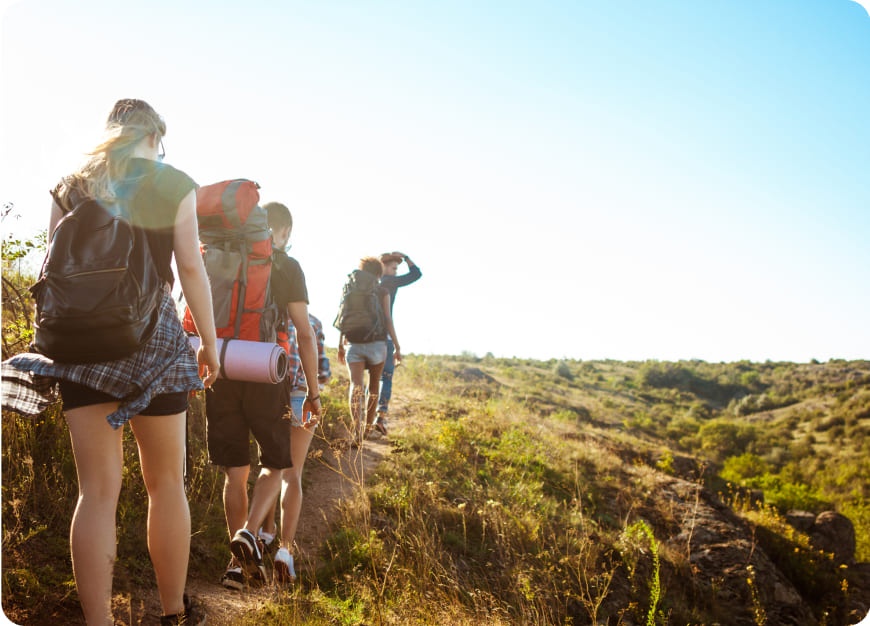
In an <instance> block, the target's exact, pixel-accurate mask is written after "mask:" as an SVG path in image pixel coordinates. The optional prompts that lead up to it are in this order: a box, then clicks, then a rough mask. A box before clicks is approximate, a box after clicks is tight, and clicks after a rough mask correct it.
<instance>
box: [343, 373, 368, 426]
mask: <svg viewBox="0 0 870 626" xmlns="http://www.w3.org/2000/svg"><path fill="white" fill-rule="evenodd" d="M347 370H348V374H349V375H350V390H349V391H348V403H349V404H350V416H351V422H352V425H351V428H352V432H354V433H357V434H358V433H361V432H362V425H363V424H365V415H364V414H363V413H364V411H365V396H366V391H365V387H364V376H365V370H366V365H365V363H363V362H361V361H360V362H357V363H348V364H347Z"/></svg>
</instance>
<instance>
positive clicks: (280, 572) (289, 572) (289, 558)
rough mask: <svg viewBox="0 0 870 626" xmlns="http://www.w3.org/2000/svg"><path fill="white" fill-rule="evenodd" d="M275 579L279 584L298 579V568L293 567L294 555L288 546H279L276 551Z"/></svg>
mask: <svg viewBox="0 0 870 626" xmlns="http://www.w3.org/2000/svg"><path fill="white" fill-rule="evenodd" d="M273 567H274V570H275V571H274V574H273V576H274V579H275V583H276V584H279V585H283V584H287V583H293V582H295V581H296V570H295V569H294V568H293V555H292V554H290V551H289V550H287V548H279V549H278V551H277V552H276V553H275V562H274V564H273Z"/></svg>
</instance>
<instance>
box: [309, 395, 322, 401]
mask: <svg viewBox="0 0 870 626" xmlns="http://www.w3.org/2000/svg"><path fill="white" fill-rule="evenodd" d="M307 398H308V401H309V402H314V401H315V400H320V395H316V396H314V397H313V398H312V397H311V396H307Z"/></svg>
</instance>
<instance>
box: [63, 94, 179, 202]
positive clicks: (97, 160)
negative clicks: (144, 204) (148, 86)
mask: <svg viewBox="0 0 870 626" xmlns="http://www.w3.org/2000/svg"><path fill="white" fill-rule="evenodd" d="M154 133H157V139H158V140H160V139H161V138H162V137H163V136H164V135H166V122H164V121H163V118H162V117H160V116H159V115H158V114H157V112H156V111H155V110H154V109H153V108H151V105H149V104H148V103H147V102H145V101H144V100H137V99H135V98H124V99H122V100H118V101H117V102H116V103H115V106H114V107H112V111H111V113H109V117H108V119H107V120H106V131H105V135H104V137H103V140H102V141H101V142H100V143H99V144H98V145H97V146H96V147H95V148H94V149H93V150H91V151H90V152H88V153H87V155H88V159H87V160H86V161H85V162H84V164H83V165H82V166H81V167H80V168H79V169H78V170H77V171H76V172H74V173H73V174H70V175H69V176H66V177H65V178H64V179H63V181H62V183H61V186H60V189H59V190H58V191H59V195H60V197H61V198H65V197H66V195H67V194H68V193H69V191H70V189H72V188H78V189H80V190H81V191H84V192H86V193H87V194H88V195H90V196H92V197H94V198H96V199H98V200H101V201H103V202H106V203H113V202H114V201H115V182H116V181H119V180H121V179H122V178H123V177H124V175H125V174H126V172H127V165H128V163H129V162H130V159H131V158H132V156H133V151H134V150H135V148H136V145H137V144H138V143H139V142H140V141H141V140H142V139H143V138H145V137H147V136H148V135H152V134H154Z"/></svg>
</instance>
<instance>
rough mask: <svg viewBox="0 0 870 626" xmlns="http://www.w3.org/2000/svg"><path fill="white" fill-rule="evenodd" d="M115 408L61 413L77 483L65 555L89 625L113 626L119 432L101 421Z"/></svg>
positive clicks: (112, 405) (111, 405) (121, 454)
mask: <svg viewBox="0 0 870 626" xmlns="http://www.w3.org/2000/svg"><path fill="white" fill-rule="evenodd" d="M117 408H118V403H117V402H111V403H104V404H93V405H90V406H83V407H78V408H75V409H71V410H69V411H67V412H66V422H67V425H68V426H69V434H70V441H71V443H72V451H73V456H74V457H75V462H76V473H77V474H78V483H79V499H78V502H77V503H76V510H75V513H73V518H72V524H71V525H70V551H71V553H72V565H73V575H74V576H75V580H76V589H77V590H78V595H79V601H80V602H81V605H82V612H83V613H84V615H85V620H86V621H87V623H88V624H91V625H93V624H113V623H114V619H113V617H112V568H113V566H114V564H115V555H116V547H115V545H116V533H117V531H116V520H115V513H116V510H117V507H118V494H119V493H120V492H121V471H122V465H123V461H124V452H123V446H122V436H123V431H124V429H123V428H118V429H113V428H112V427H111V426H110V425H109V423H108V422H107V421H106V416H107V415H108V414H109V413H111V412H113V411H114V410H115V409H117Z"/></svg>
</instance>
